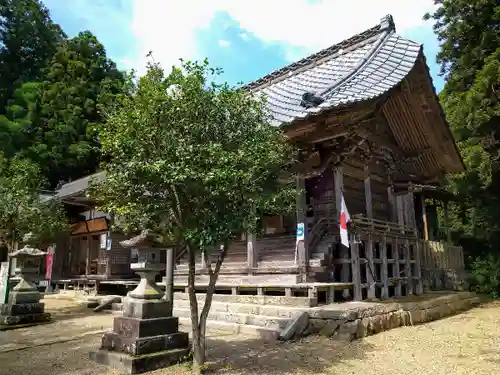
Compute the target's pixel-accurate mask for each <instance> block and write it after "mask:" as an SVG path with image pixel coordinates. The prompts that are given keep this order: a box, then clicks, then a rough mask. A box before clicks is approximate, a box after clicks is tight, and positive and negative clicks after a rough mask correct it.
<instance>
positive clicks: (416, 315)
mask: <svg viewBox="0 0 500 375" xmlns="http://www.w3.org/2000/svg"><path fill="white" fill-rule="evenodd" d="M408 314H410V319H411V322H412V323H413V324H419V323H422V313H421V310H412V311H408Z"/></svg>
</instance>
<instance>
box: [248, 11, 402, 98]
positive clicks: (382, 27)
mask: <svg viewBox="0 0 500 375" xmlns="http://www.w3.org/2000/svg"><path fill="white" fill-rule="evenodd" d="M391 31H393V32H395V31H396V27H395V25H394V19H393V17H392V15H390V14H388V15H386V16H384V17H383V18H382V19H381V21H380V23H379V24H378V25H376V26H374V27H371V28H369V29H367V30H365V31H363V32H361V33H358V34H356V35H354V36H352V37H350V38H348V39H345V40H343V41H341V42H339V43H337V44H334V45H332V46H330V47H327V48H325V49H323V50H321V51H319V52H316V53H313V54H312V55H309V56H306V57H304V58H302V59H300V60H298V61H295V62H293V63H291V64H290V65H287V66H285V67H283V68H280V69H278V70H275V71H273V72H271V73H269V74H266V75H265V76H264V77H261V78H259V79H257V80H256V81H253V82H250V83H247V84H246V85H243V86H242V88H243V89H250V90H252V89H256V88H258V87H259V86H262V85H264V84H266V83H269V82H270V81H272V80H274V79H276V78H279V77H282V76H283V75H284V74H286V73H293V72H294V71H295V70H296V69H298V68H301V67H304V66H306V65H309V64H311V63H314V62H315V61H317V60H320V59H321V58H324V57H327V56H331V55H333V54H334V53H336V52H339V51H341V50H343V49H346V48H349V47H352V46H354V45H356V44H360V43H362V42H364V41H366V40H368V39H370V38H372V37H374V36H376V35H377V34H380V33H383V34H384V36H386V35H387V34H388V33H390V32H391ZM379 44H380V43H379V42H377V45H379ZM370 52H371V51H370Z"/></svg>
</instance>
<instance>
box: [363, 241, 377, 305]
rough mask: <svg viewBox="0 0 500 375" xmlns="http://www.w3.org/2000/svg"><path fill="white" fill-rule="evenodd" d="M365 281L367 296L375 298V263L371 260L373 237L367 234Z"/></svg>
mask: <svg viewBox="0 0 500 375" xmlns="http://www.w3.org/2000/svg"><path fill="white" fill-rule="evenodd" d="M365 252H366V282H367V284H368V290H367V297H368V298H370V299H371V298H375V281H376V280H375V263H374V262H373V238H372V235H371V234H370V235H368V239H367V240H366V249H365Z"/></svg>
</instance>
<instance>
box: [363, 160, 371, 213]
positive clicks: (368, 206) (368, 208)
mask: <svg viewBox="0 0 500 375" xmlns="http://www.w3.org/2000/svg"><path fill="white" fill-rule="evenodd" d="M365 174H366V177H365V181H364V184H365V202H366V217H368V218H369V219H373V206H372V189H371V183H370V171H369V169H368V167H365Z"/></svg>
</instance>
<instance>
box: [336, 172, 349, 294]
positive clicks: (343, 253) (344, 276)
mask: <svg viewBox="0 0 500 375" xmlns="http://www.w3.org/2000/svg"><path fill="white" fill-rule="evenodd" d="M333 178H334V183H335V207H336V209H337V218H336V219H337V221H338V220H339V218H340V212H341V210H342V191H343V188H344V174H343V171H342V167H336V168H335V169H334V171H333ZM339 225H340V224H339ZM339 225H337V230H339ZM340 257H341V258H342V259H343V260H344V261H346V260H348V259H349V249H348V248H347V247H345V246H343V245H340ZM340 281H341V282H343V283H348V282H349V264H348V263H347V262H345V263H343V264H342V269H341V271H340ZM342 295H343V297H344V298H349V296H350V291H349V289H344V291H343V292H342Z"/></svg>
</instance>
